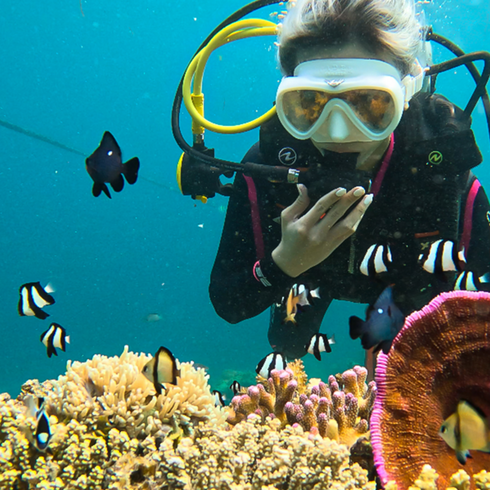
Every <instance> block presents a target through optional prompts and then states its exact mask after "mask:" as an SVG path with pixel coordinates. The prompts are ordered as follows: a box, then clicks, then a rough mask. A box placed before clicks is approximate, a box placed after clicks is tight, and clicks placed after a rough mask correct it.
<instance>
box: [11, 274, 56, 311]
mask: <svg viewBox="0 0 490 490" xmlns="http://www.w3.org/2000/svg"><path fill="white" fill-rule="evenodd" d="M52 292H54V290H53V289H52V288H51V286H50V285H49V284H48V285H47V286H46V287H45V288H43V287H42V286H41V283H40V282H28V283H26V284H22V286H21V287H20V288H19V293H20V299H19V305H18V308H17V309H18V311H19V315H20V316H35V317H36V318H39V319H40V320H44V319H45V318H47V317H48V316H49V314H48V313H46V312H44V311H43V310H42V308H44V307H45V306H48V305H52V304H54V303H55V301H54V298H53V297H52V296H51V295H50V294H49V293H52Z"/></svg>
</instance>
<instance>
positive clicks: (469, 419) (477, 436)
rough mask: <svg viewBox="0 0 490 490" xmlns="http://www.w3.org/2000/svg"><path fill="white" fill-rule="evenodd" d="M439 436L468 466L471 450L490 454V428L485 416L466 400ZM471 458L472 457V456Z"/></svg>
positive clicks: (446, 423) (451, 416)
mask: <svg viewBox="0 0 490 490" xmlns="http://www.w3.org/2000/svg"><path fill="white" fill-rule="evenodd" d="M439 435H440V436H441V437H442V438H443V439H444V441H445V442H446V443H447V445H448V446H449V447H450V448H451V449H454V450H455V451H456V458H457V459H458V461H459V462H460V463H461V464H466V458H467V457H468V456H470V449H471V450H475V451H483V452H486V453H488V452H490V428H489V423H488V420H487V418H486V417H485V415H484V414H483V413H482V412H480V410H478V409H477V408H476V407H474V406H473V405H471V403H469V402H467V401H466V400H460V401H459V403H458V406H457V407H456V411H455V412H454V413H453V414H451V415H450V416H449V417H448V418H447V419H446V420H445V421H444V422H443V424H442V425H441V428H440V429H439ZM470 457H471V456H470Z"/></svg>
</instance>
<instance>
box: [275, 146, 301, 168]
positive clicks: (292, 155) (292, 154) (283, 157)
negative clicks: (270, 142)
mask: <svg viewBox="0 0 490 490" xmlns="http://www.w3.org/2000/svg"><path fill="white" fill-rule="evenodd" d="M277 158H278V159H279V161H280V162H281V163H282V164H283V165H286V166H287V167H291V165H294V164H295V163H296V160H297V159H298V155H297V154H296V151H295V150H294V149H293V148H290V147H289V146H287V147H286V148H283V149H282V150H281V151H280V152H279V153H278V155H277Z"/></svg>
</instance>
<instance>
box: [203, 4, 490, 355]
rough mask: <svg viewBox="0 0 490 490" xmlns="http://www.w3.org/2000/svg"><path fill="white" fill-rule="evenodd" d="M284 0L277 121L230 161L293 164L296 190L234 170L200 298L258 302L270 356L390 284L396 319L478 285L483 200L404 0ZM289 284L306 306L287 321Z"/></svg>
mask: <svg viewBox="0 0 490 490" xmlns="http://www.w3.org/2000/svg"><path fill="white" fill-rule="evenodd" d="M291 3H295V4H293V5H290V7H289V11H288V13H287V15H286V16H285V19H284V21H283V24H282V28H281V30H280V35H279V43H278V44H279V52H278V59H279V64H280V68H281V71H282V73H283V74H284V78H283V79H282V81H281V83H280V85H279V88H278V91H277V96H276V110H277V117H274V118H273V119H271V120H270V121H268V122H267V123H265V124H264V125H262V127H261V130H260V141H259V142H258V143H257V144H255V145H254V146H253V147H252V148H251V149H250V150H249V152H248V153H247V155H246V156H245V157H244V159H243V161H244V162H257V163H261V164H264V165H276V166H277V165H279V166H280V165H283V166H284V165H285V166H292V165H294V167H296V168H301V169H304V170H306V172H305V175H306V181H305V183H304V184H299V185H298V186H297V188H295V187H294V186H291V185H282V184H276V183H271V182H269V181H266V180H260V179H256V180H253V179H252V178H251V177H246V176H244V175H243V174H238V175H237V177H236V179H235V184H234V187H235V192H234V193H233V195H232V196H231V198H230V202H229V205H228V211H227V215H226V221H225V224H224V229H223V233H222V237H221V243H220V246H219V250H218V253H217V257H216V261H215V263H214V267H213V270H212V274H211V282H210V287H209V292H210V297H211V301H212V303H213V305H214V308H215V309H216V312H217V313H218V314H219V315H220V316H221V317H222V318H224V319H225V320H227V321H228V322H230V323H237V322H240V321H242V320H245V319H247V318H250V317H253V316H255V315H258V314H259V313H261V312H262V311H264V310H265V309H266V308H268V307H272V308H271V320H270V327H269V334H268V336H269V342H270V344H271V346H272V347H273V349H274V351H277V352H281V353H283V354H284V355H285V356H286V357H287V358H298V357H302V356H304V355H305V354H306V348H307V345H308V342H309V341H310V339H311V337H312V336H313V335H314V334H316V333H317V332H318V331H319V328H320V325H321V322H322V320H323V317H324V315H325V312H326V311H327V308H328V307H329V305H330V303H331V301H332V300H333V299H340V300H347V301H352V302H362V303H370V304H371V305H372V304H373V303H374V302H375V301H376V299H377V298H378V297H379V296H380V293H381V292H382V291H383V290H384V289H385V288H386V287H387V286H388V285H391V284H393V285H394V287H393V295H394V301H395V303H396V305H397V306H398V307H399V308H400V310H401V311H402V313H403V314H404V315H407V314H409V313H411V312H412V311H414V310H415V309H419V308H421V307H422V306H423V305H425V304H426V303H427V302H428V301H430V300H431V299H432V298H433V297H434V296H436V295H437V294H439V293H440V292H442V291H446V290H450V289H454V288H455V287H456V288H459V289H474V288H478V287H481V283H482V282H483V281H484V279H482V278H481V276H482V275H483V274H485V273H486V272H489V271H490V253H489V252H490V249H489V246H488V245H489V243H490V228H489V221H490V219H489V217H490V211H489V209H490V206H489V203H488V200H487V198H486V195H485V192H484V190H483V188H482V187H481V185H480V184H479V182H478V180H476V178H475V177H474V175H473V174H472V173H471V171H470V169H471V168H473V167H475V166H476V165H478V164H479V163H480V162H481V160H482V157H481V154H480V151H479V149H478V147H477V145H476V143H475V140H474V136H473V132H472V131H471V129H470V120H469V119H465V118H462V117H461V114H462V110H461V109H459V108H458V107H456V106H455V105H453V104H452V103H451V102H449V101H448V100H447V99H446V98H444V97H443V96H441V95H437V94H434V93H431V92H430V91H429V90H427V83H428V80H427V77H425V72H424V67H425V66H426V64H427V63H428V62H429V61H430V60H429V58H430V54H429V50H428V47H427V46H428V43H427V42H426V41H425V38H424V28H423V26H422V25H421V24H420V23H419V22H418V20H417V16H416V13H415V5H414V2H413V0H297V1H296V2H291ZM449 263H450V264H452V266H453V267H450V266H448V264H449ZM463 269H464V271H463ZM455 281H456V283H455ZM295 284H298V285H299V284H301V285H305V286H306V288H307V291H313V290H316V288H319V290H318V291H319V298H315V299H314V302H311V303H312V304H311V306H308V307H305V308H304V309H303V311H302V313H301V314H298V315H296V316H295V318H294V321H285V319H286V315H287V313H286V309H287V306H286V303H287V301H286V300H287V299H288V295H290V290H291V288H292V287H293V285H295ZM284 298H286V300H284Z"/></svg>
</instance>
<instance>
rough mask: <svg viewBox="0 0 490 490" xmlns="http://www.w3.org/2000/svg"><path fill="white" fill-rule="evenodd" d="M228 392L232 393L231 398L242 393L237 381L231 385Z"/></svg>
mask: <svg viewBox="0 0 490 490" xmlns="http://www.w3.org/2000/svg"><path fill="white" fill-rule="evenodd" d="M230 390H231V391H233V396H236V395H237V394H238V393H242V387H241V385H240V383H239V382H238V381H237V380H235V381H233V383H231V385H230Z"/></svg>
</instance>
